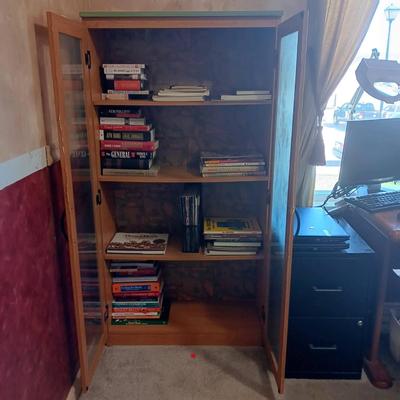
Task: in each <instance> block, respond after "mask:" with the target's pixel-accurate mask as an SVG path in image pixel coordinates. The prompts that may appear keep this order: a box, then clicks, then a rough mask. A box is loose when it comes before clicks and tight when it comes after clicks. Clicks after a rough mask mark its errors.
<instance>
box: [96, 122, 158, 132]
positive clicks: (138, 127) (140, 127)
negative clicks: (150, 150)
mask: <svg viewBox="0 0 400 400" xmlns="http://www.w3.org/2000/svg"><path fill="white" fill-rule="evenodd" d="M99 128H100V129H103V130H104V131H134V132H148V131H150V130H151V125H106V124H101V125H100V127H99Z"/></svg>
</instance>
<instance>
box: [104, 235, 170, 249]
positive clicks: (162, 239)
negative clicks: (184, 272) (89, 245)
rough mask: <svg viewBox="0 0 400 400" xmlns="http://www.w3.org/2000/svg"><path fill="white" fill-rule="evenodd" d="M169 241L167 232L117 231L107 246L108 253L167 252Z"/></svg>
mask: <svg viewBox="0 0 400 400" xmlns="http://www.w3.org/2000/svg"><path fill="white" fill-rule="evenodd" d="M167 243H168V234H167V233H125V232H117V233H116V234H115V235H114V237H113V239H112V240H111V242H110V243H109V245H108V247H107V253H116V254H165V251H166V249H167Z"/></svg>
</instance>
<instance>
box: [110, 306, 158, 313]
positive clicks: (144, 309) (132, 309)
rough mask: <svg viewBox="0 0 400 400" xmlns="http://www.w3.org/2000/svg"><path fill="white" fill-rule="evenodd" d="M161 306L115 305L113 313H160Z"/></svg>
mask: <svg viewBox="0 0 400 400" xmlns="http://www.w3.org/2000/svg"><path fill="white" fill-rule="evenodd" d="M160 311H161V307H113V308H112V313H113V314H114V313H149V312H152V313H159V312H160Z"/></svg>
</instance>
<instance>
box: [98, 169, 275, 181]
mask: <svg viewBox="0 0 400 400" xmlns="http://www.w3.org/2000/svg"><path fill="white" fill-rule="evenodd" d="M98 180H99V182H110V183H235V182H238V183H240V182H268V181H269V177H268V176H267V175H263V176H218V177H202V176H199V175H195V174H191V173H189V172H188V173H187V174H185V173H180V174H176V175H175V174H174V173H168V172H166V173H160V175H158V176H132V175H121V176H119V175H99V177H98Z"/></svg>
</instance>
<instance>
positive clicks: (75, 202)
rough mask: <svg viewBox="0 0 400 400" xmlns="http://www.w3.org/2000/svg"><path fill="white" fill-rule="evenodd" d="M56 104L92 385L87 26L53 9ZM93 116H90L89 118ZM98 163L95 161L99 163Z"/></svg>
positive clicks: (93, 248) (95, 312) (93, 254)
mask: <svg viewBox="0 0 400 400" xmlns="http://www.w3.org/2000/svg"><path fill="white" fill-rule="evenodd" d="M48 23H49V40H50V53H51V61H52V72H53V84H54V94H55V105H56V113H57V122H58V130H59V146H60V156H61V157H60V158H61V167H62V176H63V185H64V197H65V208H66V217H67V218H66V220H67V228H68V245H69V254H70V262H71V268H72V280H73V293H74V305H75V320H76V329H77V337H78V346H79V358H80V372H81V383H82V388H83V390H86V389H87V387H88V385H89V383H90V380H91V377H92V376H93V373H94V368H95V365H96V363H97V361H98V359H99V357H100V355H101V353H102V350H103V348H104V344H105V334H106V327H105V323H104V317H103V316H104V312H105V306H104V304H105V303H104V296H103V283H102V282H103V280H102V269H101V268H99V266H100V265H101V261H100V260H101V257H100V253H99V251H98V249H99V248H100V247H99V246H98V243H96V238H98V237H100V235H98V234H97V235H96V230H97V233H99V232H98V229H99V228H98V224H97V223H96V220H97V221H98V220H99V219H98V217H97V216H96V213H98V210H97V207H96V206H95V204H96V201H95V197H94V194H95V193H96V192H97V190H96V186H95V184H94V182H96V181H95V176H94V173H93V171H94V168H91V167H90V165H91V158H90V156H91V149H93V148H94V142H93V140H94V138H93V137H91V136H90V135H89V132H90V124H91V119H90V107H88V104H89V101H90V96H89V95H88V91H89V88H88V86H87V82H88V70H87V68H86V67H85V62H84V61H85V58H84V57H85V49H86V43H85V30H84V28H83V27H82V26H81V24H80V23H79V22H74V21H69V20H67V19H65V18H62V17H60V16H57V15H55V14H52V13H49V14H48ZM88 115H89V117H88ZM93 165H94V164H93V162H92V166H93Z"/></svg>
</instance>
